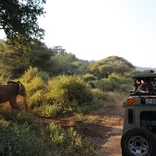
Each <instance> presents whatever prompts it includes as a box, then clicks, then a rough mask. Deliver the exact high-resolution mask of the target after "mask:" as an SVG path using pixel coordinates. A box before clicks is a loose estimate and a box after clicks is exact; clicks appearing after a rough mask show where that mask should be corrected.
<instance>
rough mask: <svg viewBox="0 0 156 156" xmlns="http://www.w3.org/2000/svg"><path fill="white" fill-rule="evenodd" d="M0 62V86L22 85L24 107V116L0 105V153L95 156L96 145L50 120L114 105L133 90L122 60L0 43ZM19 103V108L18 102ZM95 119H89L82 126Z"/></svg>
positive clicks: (42, 46) (130, 68) (129, 71)
mask: <svg viewBox="0 0 156 156" xmlns="http://www.w3.org/2000/svg"><path fill="white" fill-rule="evenodd" d="M0 58H1V60H0V81H1V82H0V83H1V84H6V82H7V81H8V80H15V81H17V80H19V81H21V82H22V83H23V84H24V85H25V87H26V90H27V101H28V106H29V113H28V112H27V113H26V112H25V113H24V112H16V111H14V110H10V109H9V106H7V105H6V104H4V107H3V105H2V106H1V112H0V114H1V115H0V138H1V140H0V155H16V156H18V155H19V156H27V155H31V156H33V155H34V156H35V155H38V156H40V155H41V156H43V155H47V156H48V155H49V156H50V155H54V156H66V155H67V156H69V155H71V156H72V155H73V156H80V155H81V156H86V155H88V156H95V155H96V150H97V147H96V145H94V144H93V142H92V141H91V140H90V138H88V137H84V136H83V137H82V136H81V135H80V134H79V133H78V132H77V131H76V130H75V129H73V128H68V129H63V128H62V127H61V126H59V125H57V124H55V123H54V122H53V121H52V120H53V119H59V118H64V117H71V116H74V115H77V116H83V115H87V114H90V113H92V112H95V111H98V110H101V108H103V109H105V108H110V109H112V108H114V107H116V104H117V103H118V102H119V101H122V100H123V96H124V95H125V94H126V95H127V93H128V92H129V91H130V90H131V89H132V88H133V82H132V80H131V76H132V74H134V73H139V71H136V70H135V67H134V66H133V65H132V64H131V63H130V62H128V61H127V60H125V59H124V58H121V57H117V56H110V57H108V58H105V59H103V60H100V61H94V62H89V61H85V60H80V59H78V58H76V56H75V55H73V54H71V53H68V52H66V50H65V49H63V48H62V47H60V46H58V47H53V48H48V47H46V45H45V44H44V43H41V42H39V41H36V42H33V44H32V50H31V51H27V52H26V51H25V50H23V49H16V50H15V49H14V48H12V46H10V45H7V43H6V42H5V41H2V40H1V41H0ZM121 95H123V96H121ZM19 105H20V107H21V109H22V102H21V101H20V102H19ZM22 110H23V109H22ZM38 117H42V118H43V119H44V118H45V119H46V118H48V119H50V122H46V121H44V120H42V121H40V119H39V118H38ZM98 118H99V117H98V116H96V117H95V116H94V117H93V116H88V118H86V119H85V122H86V123H91V122H96V120H98ZM80 120H83V119H80Z"/></svg>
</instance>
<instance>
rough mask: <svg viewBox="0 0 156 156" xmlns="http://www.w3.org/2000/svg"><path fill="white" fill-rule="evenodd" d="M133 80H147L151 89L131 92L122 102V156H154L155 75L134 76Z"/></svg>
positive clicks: (155, 128)
mask: <svg viewBox="0 0 156 156" xmlns="http://www.w3.org/2000/svg"><path fill="white" fill-rule="evenodd" d="M133 79H134V80H135V82H136V81H141V80H144V79H148V80H149V81H150V82H151V84H152V87H153V89H152V91H151V92H146V91H143V92H138V91H137V90H135V91H131V92H130V93H129V97H128V98H127V100H126V102H124V108H125V116H124V125H123V134H122V138H121V149H122V156H156V74H139V75H134V76H133ZM135 85H136V84H135Z"/></svg>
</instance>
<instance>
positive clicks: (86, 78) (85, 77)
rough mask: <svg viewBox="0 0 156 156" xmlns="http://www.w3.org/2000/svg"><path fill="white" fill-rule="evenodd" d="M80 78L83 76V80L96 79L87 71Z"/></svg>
mask: <svg viewBox="0 0 156 156" xmlns="http://www.w3.org/2000/svg"><path fill="white" fill-rule="evenodd" d="M82 78H83V80H84V81H85V82H88V81H93V80H96V79H97V78H96V77H95V76H94V75H93V74H89V73H87V74H85V75H83V77H82Z"/></svg>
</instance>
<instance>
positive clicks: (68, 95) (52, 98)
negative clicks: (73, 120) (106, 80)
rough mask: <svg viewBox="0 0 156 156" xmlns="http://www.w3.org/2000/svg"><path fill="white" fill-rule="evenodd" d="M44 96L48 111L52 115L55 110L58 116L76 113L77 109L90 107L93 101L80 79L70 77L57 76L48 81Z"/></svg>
mask: <svg viewBox="0 0 156 156" xmlns="http://www.w3.org/2000/svg"><path fill="white" fill-rule="evenodd" d="M45 96H46V103H47V107H48V110H50V109H51V112H53V113H54V108H56V112H57V113H60V114H61V113H62V114H67V113H70V112H76V111H77V109H78V108H80V107H84V106H85V105H90V104H91V102H92V100H93V97H92V94H91V90H90V89H89V88H88V87H87V86H86V84H85V83H84V82H83V81H82V79H81V78H78V77H72V76H59V77H57V78H55V79H53V80H51V81H49V83H48V91H47V93H46V95H45ZM49 105H53V107H51V108H50V107H49ZM58 108H59V109H58ZM59 111H60V112H59ZM54 114H56V113H54Z"/></svg>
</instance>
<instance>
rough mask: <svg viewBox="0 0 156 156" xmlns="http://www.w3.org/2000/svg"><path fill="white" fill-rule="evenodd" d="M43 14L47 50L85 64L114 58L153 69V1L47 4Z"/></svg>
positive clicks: (69, 0)
mask: <svg viewBox="0 0 156 156" xmlns="http://www.w3.org/2000/svg"><path fill="white" fill-rule="evenodd" d="M45 10H46V12H47V13H46V15H45V17H44V18H43V17H42V18H40V19H39V24H40V26H41V27H43V28H44V29H45V30H46V32H45V38H44V42H45V43H46V45H47V46H48V47H53V46H62V47H63V48H65V49H66V50H67V52H71V53H73V54H75V55H76V57H78V58H80V59H84V60H101V59H104V58H106V57H108V56H113V55H117V56H120V57H123V58H125V59H126V60H128V61H129V62H131V63H132V64H133V65H135V66H142V67H154V68H156V1H155V0H47V4H46V5H45ZM1 36H3V35H1Z"/></svg>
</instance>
